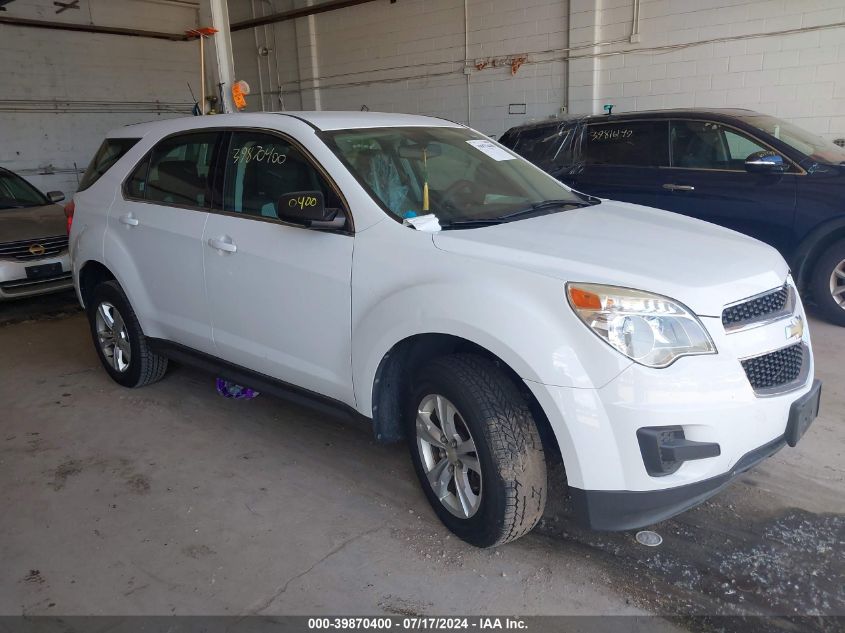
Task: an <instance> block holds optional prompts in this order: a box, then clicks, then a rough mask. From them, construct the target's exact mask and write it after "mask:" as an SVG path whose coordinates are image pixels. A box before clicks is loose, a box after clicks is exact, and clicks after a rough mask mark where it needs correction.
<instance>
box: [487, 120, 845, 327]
mask: <svg viewBox="0 0 845 633" xmlns="http://www.w3.org/2000/svg"><path fill="white" fill-rule="evenodd" d="M500 141H501V143H503V144H504V145H506V146H507V147H510V148H512V149H513V150H514V151H516V152H517V153H519V154H521V155H522V156H524V157H525V158H527V159H528V160H530V161H532V162H533V163H535V164H536V165H538V166H540V167H541V168H543V169H544V170H546V171H547V172H549V173H550V174H552V175H553V176H555V177H556V178H558V179H560V180H561V181H562V182H563V183H565V184H567V185H569V186H571V187H572V188H573V189H576V190H578V191H581V192H583V193H587V194H591V195H593V196H598V197H600V198H611V199H614V200H623V201H626V202H633V203H637V204H643V205H647V206H651V207H658V208H661V209H667V210H669V211H675V212H676V213H682V214H684V215H688V216H691V217H694V218H698V219H701V220H707V221H708V222H713V223H715V224H720V225H722V226H725V227H728V228H731V229H734V230H736V231H740V232H742V233H746V234H747V235H751V236H752V237H756V238H757V239H760V240H762V241H764V242H768V243H769V244H771V245H772V246H774V247H775V248H777V249H778V250H779V251H780V252H781V254H783V256H784V258H785V259H786V260H787V261H788V262H789V264H790V266H791V267H792V274H793V276H794V278H795V280H796V282H797V284H798V286H799V288H800V289H801V290H802V292H803V293H804V295H805V296H810V297H812V299H813V301H814V302H815V304H816V305H817V306H818V309H819V311H820V312H821V313H822V314H823V315H824V316H825V317H827V319H829V320H830V321H832V322H833V323H836V324H838V325H842V326H845V149H843V148H841V147H838V146H837V145H835V144H833V143H831V142H829V141H826V140H824V139H822V138H820V137H818V136H815V135H813V134H810V133H809V132H806V131H805V130H802V129H801V128H799V127H796V126H795V125H792V124H791V123H787V122H786V121H781V120H780V119H777V118H775V117H771V116H768V115H765V114H760V113H758V112H754V111H752V110H659V111H653V112H635V113H626V114H612V115H594V116H585V117H580V118H570V119H557V120H552V121H544V122H542V123H535V124H529V125H524V126H521V127H515V128H512V129H510V130H508V131H507V132H506V133H505V134H504V135H503V136H502V138H501V139H500ZM632 239H636V236H632ZM690 255H691V256H694V255H695V254H694V253H691V254H690Z"/></svg>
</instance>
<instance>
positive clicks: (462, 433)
mask: <svg viewBox="0 0 845 633" xmlns="http://www.w3.org/2000/svg"><path fill="white" fill-rule="evenodd" d="M416 429H417V450H418V451H419V454H420V459H421V461H422V465H423V468H424V469H425V474H426V479H427V481H428V484H429V486H431V489H432V491H433V492H434V494H435V496H436V497H437V498H438V499H439V500H440V503H442V504H443V507H445V508H446V509H447V510H448V511H449V512H450V513H452V514H453V515H455V516H456V517H458V518H461V519H468V518H470V517H471V516H473V515H474V514H475V513H476V512H477V511H478V508H479V506H480V505H481V494H482V477H481V464H480V463H479V461H478V453H477V452H476V448H475V441H474V439H473V437H472V434H471V433H470V431H469V427H468V426H467V424H466V422H465V421H464V418H463V416H462V415H461V413H460V412H459V411H458V409H457V407H455V405H454V404H452V402H450V401H449V400H448V399H447V398H445V397H443V396H441V395H439V394H430V395H427V396H425V397H424V398H423V399H422V400H421V401H420V405H419V407H418V408H417V420H416Z"/></svg>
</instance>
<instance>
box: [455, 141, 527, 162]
mask: <svg viewBox="0 0 845 633" xmlns="http://www.w3.org/2000/svg"><path fill="white" fill-rule="evenodd" d="M467 143H469V144H470V145H472V146H473V147H474V148H475V149H477V150H479V151H481V152H484V153H485V154H487V155H488V156H489V157H490V158H492V159H493V160H514V159H515V158H516V156H514V155H513V154H511V153H509V152H506V151H505V150H503V149H502V148H501V147H499V146H498V145H496V144H494V143H491V142H490V141H484V140H480V139H478V140H475V139H474V140H472V141H467Z"/></svg>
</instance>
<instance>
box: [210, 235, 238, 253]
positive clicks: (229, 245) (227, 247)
mask: <svg viewBox="0 0 845 633" xmlns="http://www.w3.org/2000/svg"><path fill="white" fill-rule="evenodd" d="M231 240H232V238H230V237H212V238H210V239H209V240H208V245H209V246H210V247H211V248H214V249H217V250H218V251H222V252H224V253H235V252H237V250H238V247H237V246H235V244H234V243H233V242H232V241H231Z"/></svg>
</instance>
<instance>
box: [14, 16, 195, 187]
mask: <svg viewBox="0 0 845 633" xmlns="http://www.w3.org/2000/svg"><path fill="white" fill-rule="evenodd" d="M80 7H81V8H80V9H79V10H68V11H64V12H62V13H60V14H56V13H55V10H56V7H54V6H53V2H52V0H28V1H26V2H14V3H11V4H8V5H6V9H7V10H6V11H5V12H4V13H3V14H2V15H4V16H16V17H21V18H29V19H38V20H45V21H67V22H74V23H84V24H91V23H92V22H93V23H94V24H97V25H102V26H120V27H128V28H138V29H145V30H154V31H166V32H173V33H180V32H183V31H184V30H186V29H189V28H194V27H195V26H196V24H197V12H196V10H194V9H192V8H190V7H187V6H178V5H175V4H162V3H157V2H154V1H149V0H81V2H80ZM0 60H2V62H3V63H2V64H0V166H2V167H6V168H8V169H11V170H13V171H15V172H18V173H21V175H23V176H24V177H25V178H26V179H27V180H29V181H30V182H32V183H33V184H34V185H35V186H37V187H38V188H40V189H41V190H43V191H49V190H59V191H62V192H64V193H65V195H66V196H70V195H71V194H72V193H73V192H74V191H75V190H76V184H77V177H78V173H76V172H75V171H74V165H76V166H77V167H78V168H79V169H84V168H85V167H86V166H87V164H88V162H89V161H90V159H91V157H92V156H93V154H94V152H95V151H96V149H97V147H98V146H99V144H100V143H101V142H102V140H103V138H104V136H105V134H106V132H107V131H108V130H109V129H111V128H114V127H117V126H120V125H126V124H130V123H138V122H140V121H149V120H153V119H156V118H163V117H172V116H182V115H184V114H186V113H190V107H191V97H190V93H189V92H188V87H187V83H188V82H190V83H191V85H192V87H193V89H194V92H195V93H197V94H198V92H199V90H198V88H199V49H198V44H197V43H196V42H184V43H183V42H169V41H165V40H156V39H147V38H140V37H125V36H115V35H99V34H91V33H78V32H68V31H55V30H42V29H35V28H23V27H16V26H9V25H5V24H0Z"/></svg>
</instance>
